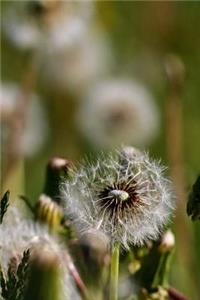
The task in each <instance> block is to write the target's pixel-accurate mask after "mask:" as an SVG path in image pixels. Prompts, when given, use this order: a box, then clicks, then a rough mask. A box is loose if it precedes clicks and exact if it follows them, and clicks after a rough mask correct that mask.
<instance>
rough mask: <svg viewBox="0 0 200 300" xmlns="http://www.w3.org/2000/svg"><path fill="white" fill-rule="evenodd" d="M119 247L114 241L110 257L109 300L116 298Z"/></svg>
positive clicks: (115, 299)
mask: <svg viewBox="0 0 200 300" xmlns="http://www.w3.org/2000/svg"><path fill="white" fill-rule="evenodd" d="M119 249H120V244H119V243H118V242H116V243H115V244H114V245H113V248H112V257H111V273H110V300H117V299H118V277H119Z"/></svg>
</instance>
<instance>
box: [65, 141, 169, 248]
mask: <svg viewBox="0 0 200 300" xmlns="http://www.w3.org/2000/svg"><path fill="white" fill-rule="evenodd" d="M163 171H164V168H163V167H162V166H161V165H160V164H159V163H158V162H157V161H154V160H151V159H150V158H149V156H148V154H146V153H143V152H140V151H139V150H135V149H134V148H130V147H129V148H124V149H121V150H119V151H116V152H115V153H114V154H112V155H110V156H109V157H105V156H102V157H101V159H99V161H97V163H95V164H90V165H84V166H83V167H81V168H80V170H78V171H77V172H76V173H75V174H74V179H73V181H72V182H71V183H69V182H67V183H64V197H63V201H64V205H65V213H66V214H67V216H68V217H70V218H71V219H72V220H73V221H74V222H75V224H76V226H77V229H78V230H79V231H80V232H87V231H91V230H93V231H94V230H100V231H102V232H103V233H104V234H105V235H107V236H108V237H109V238H110V240H111V242H112V243H113V242H115V241H119V242H120V243H121V244H122V246H123V247H124V248H128V246H129V245H130V244H134V245H142V244H144V243H145V242H146V241H148V240H154V239H157V238H158V236H159V234H160V231H161V230H162V228H163V226H164V225H165V224H166V222H167V221H168V219H169V215H170V213H171V211H172V209H173V205H174V204H173V196H172V193H171V184H170V181H169V180H168V179H166V178H165V177H164V176H163Z"/></svg>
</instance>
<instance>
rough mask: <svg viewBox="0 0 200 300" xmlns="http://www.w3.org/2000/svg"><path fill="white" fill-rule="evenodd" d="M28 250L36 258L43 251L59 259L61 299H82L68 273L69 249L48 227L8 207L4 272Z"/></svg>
mask: <svg viewBox="0 0 200 300" xmlns="http://www.w3.org/2000/svg"><path fill="white" fill-rule="evenodd" d="M28 249H30V250H31V254H32V253H33V255H34V253H35V252H37V251H43V254H44V253H45V254H46V255H48V253H52V254H53V255H54V256H55V257H56V258H57V262H58V267H59V269H60V272H61V276H60V282H61V287H62V288H61V299H66V298H67V299H69V300H70V299H71V300H72V299H75V300H79V299H80V296H79V293H78V292H77V290H76V287H75V285H74V282H73V279H72V277H71V275H70V274H69V270H68V266H67V262H66V259H65V251H67V249H66V248H65V246H64V244H63V243H62V242H61V241H60V240H59V239H58V237H57V236H56V235H53V234H52V233H51V234H50V233H49V231H48V229H47V227H45V226H41V225H40V224H39V223H36V222H33V221H32V220H30V219H26V218H25V217H24V216H23V214H22V213H21V210H20V209H19V208H17V207H16V206H15V205H12V206H10V207H9V209H8V212H7V213H6V216H5V218H4V222H3V224H1V226H0V261H1V267H2V269H3V272H4V273H5V274H6V273H7V270H8V267H9V265H10V262H11V260H12V259H13V258H17V260H18V261H20V259H21V258H22V256H23V253H24V251H26V250H28Z"/></svg>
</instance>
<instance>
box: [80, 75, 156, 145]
mask: <svg viewBox="0 0 200 300" xmlns="http://www.w3.org/2000/svg"><path fill="white" fill-rule="evenodd" d="M158 119H159V118H158V111H157V107H156V105H155V103H154V101H153V99H152V96H151V95H150V94H149V92H148V91H147V90H146V89H145V88H144V87H143V86H141V85H140V84H138V83H137V82H135V81H131V80H129V79H111V80H107V81H103V82H98V83H97V84H96V85H95V86H94V87H93V88H91V89H90V90H89V92H88V94H87V95H86V99H85V101H83V102H82V105H81V107H80V110H79V112H78V115H77V126H78V128H79V129H80V132H81V133H82V134H83V135H84V136H85V137H86V138H87V139H88V140H89V141H90V142H91V143H92V144H93V145H94V146H96V147H101V148H111V147H114V146H119V145H121V144H130V143H133V144H134V145H136V146H141V145H146V144H148V143H149V142H151V141H152V139H153V138H154V137H155V136H156V133H157V131H158V123H159V120H158Z"/></svg>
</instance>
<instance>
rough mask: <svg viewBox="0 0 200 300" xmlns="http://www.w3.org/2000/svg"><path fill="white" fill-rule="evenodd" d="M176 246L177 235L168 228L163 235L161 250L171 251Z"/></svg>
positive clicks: (163, 251)
mask: <svg viewBox="0 0 200 300" xmlns="http://www.w3.org/2000/svg"><path fill="white" fill-rule="evenodd" d="M174 246H175V237H174V234H173V233H172V231H171V230H167V231H166V232H165V233H164V235H163V236H162V239H161V243H160V246H159V250H160V252H162V253H165V252H169V251H171V250H172V249H173V248H174Z"/></svg>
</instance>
